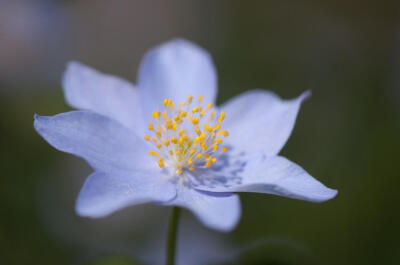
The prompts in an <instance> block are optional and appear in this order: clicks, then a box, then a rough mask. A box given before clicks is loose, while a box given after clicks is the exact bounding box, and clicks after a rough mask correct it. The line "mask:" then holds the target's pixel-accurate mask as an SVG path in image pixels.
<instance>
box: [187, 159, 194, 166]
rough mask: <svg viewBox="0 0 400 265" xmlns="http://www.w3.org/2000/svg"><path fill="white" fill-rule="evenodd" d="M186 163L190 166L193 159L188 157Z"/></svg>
mask: <svg viewBox="0 0 400 265" xmlns="http://www.w3.org/2000/svg"><path fill="white" fill-rule="evenodd" d="M187 162H188V164H189V165H191V164H193V159H192V158H191V157H189V158H188V160H187Z"/></svg>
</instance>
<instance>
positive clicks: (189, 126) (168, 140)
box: [144, 95, 229, 175]
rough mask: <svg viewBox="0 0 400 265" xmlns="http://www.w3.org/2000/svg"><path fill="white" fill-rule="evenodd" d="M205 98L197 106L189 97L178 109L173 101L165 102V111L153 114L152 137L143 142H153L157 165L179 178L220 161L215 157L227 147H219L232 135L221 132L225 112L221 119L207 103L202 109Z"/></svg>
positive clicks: (210, 104)
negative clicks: (168, 169) (169, 170)
mask: <svg viewBox="0 0 400 265" xmlns="http://www.w3.org/2000/svg"><path fill="white" fill-rule="evenodd" d="M202 102H203V95H200V96H199V98H198V103H195V102H193V96H192V95H189V96H188V97H187V100H186V101H182V102H181V103H180V104H179V106H177V107H176V106H175V104H174V102H173V101H172V100H171V99H168V98H166V99H164V101H163V105H164V110H162V111H159V110H156V111H154V112H153V113H152V116H153V119H154V120H151V121H149V123H148V129H149V131H150V135H148V134H145V135H144V139H145V140H146V141H148V142H151V143H152V144H153V145H154V146H155V147H156V150H157V151H154V150H150V151H149V154H150V155H151V156H154V157H156V158H157V159H158V160H157V163H158V166H159V167H160V168H164V167H165V166H166V165H167V166H168V168H173V170H174V171H175V173H176V174H177V175H181V174H182V173H183V172H184V170H186V169H188V170H190V171H193V170H195V168H209V167H211V166H212V164H214V163H215V162H216V161H217V157H216V154H217V153H218V152H219V153H225V152H226V151H227V148H226V147H222V148H221V147H220V146H221V144H222V142H223V138H224V137H227V136H228V135H229V133H228V131H226V130H223V129H221V122H222V121H223V120H224V118H225V112H221V113H219V115H218V117H216V115H215V111H214V110H213V109H212V108H213V104H212V103H208V104H207V105H206V107H205V108H203V107H202V105H201V103H202Z"/></svg>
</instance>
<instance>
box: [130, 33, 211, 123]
mask: <svg viewBox="0 0 400 265" xmlns="http://www.w3.org/2000/svg"><path fill="white" fill-rule="evenodd" d="M138 86H139V94H140V99H141V100H142V101H143V102H144V104H143V107H144V110H146V112H147V115H150V114H151V112H152V111H154V110H156V109H159V108H160V106H162V102H163V99H164V98H171V99H172V100H173V101H175V102H181V101H183V100H186V98H187V96H188V95H189V94H192V95H193V96H194V97H197V96H199V95H200V94H202V95H203V96H204V101H205V102H206V103H207V102H214V101H215V97H216V94H217V75H216V71H215V68H214V64H213V62H212V59H211V56H210V55H209V54H208V52H206V51H205V50H203V49H202V48H200V47H199V46H197V45H195V44H193V43H191V42H188V41H186V40H181V39H176V40H172V41H169V42H167V43H165V44H162V45H160V46H157V47H155V48H154V49H152V50H150V51H149V52H148V53H147V54H146V55H145V56H144V58H143V60H142V62H141V65H140V68H139V73H138Z"/></svg>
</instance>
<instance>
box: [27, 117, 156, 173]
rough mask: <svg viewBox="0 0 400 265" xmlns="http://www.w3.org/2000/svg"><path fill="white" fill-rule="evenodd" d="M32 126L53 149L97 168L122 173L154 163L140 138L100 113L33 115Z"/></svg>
mask: <svg viewBox="0 0 400 265" xmlns="http://www.w3.org/2000/svg"><path fill="white" fill-rule="evenodd" d="M34 127H35V129H36V131H37V132H38V133H39V134H40V135H41V136H42V137H43V138H44V139H45V140H46V141H47V142H48V143H49V144H51V145H52V146H53V147H54V148H56V149H58V150H60V151H63V152H67V153H71V154H74V155H77V156H79V157H82V158H84V159H85V160H87V161H88V162H89V164H90V165H91V166H92V167H93V168H95V169H96V170H98V171H102V172H109V173H111V172H126V171H132V170H136V169H144V168H148V167H151V166H154V161H150V160H151V158H150V156H149V155H147V146H146V145H145V143H144V140H142V139H140V138H138V137H137V136H136V135H135V134H134V133H133V132H132V131H131V130H129V129H128V128H126V127H125V126H122V125H121V124H120V123H119V122H117V121H115V120H112V119H110V118H108V117H105V116H103V115H100V114H96V113H93V112H90V111H71V112H66V113H61V114H58V115H55V116H39V115H35V122H34Z"/></svg>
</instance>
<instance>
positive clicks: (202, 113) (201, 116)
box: [200, 109, 206, 118]
mask: <svg viewBox="0 0 400 265" xmlns="http://www.w3.org/2000/svg"><path fill="white" fill-rule="evenodd" d="M204 115H206V110H204V109H202V110H201V111H200V118H203V117H204Z"/></svg>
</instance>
